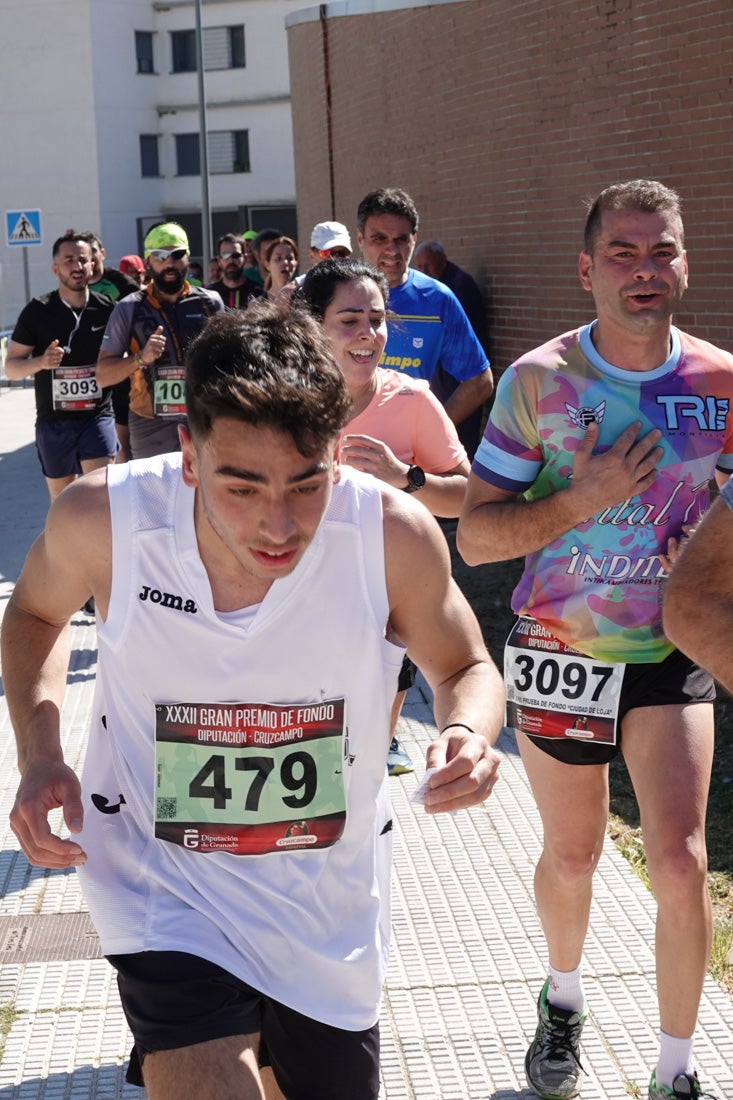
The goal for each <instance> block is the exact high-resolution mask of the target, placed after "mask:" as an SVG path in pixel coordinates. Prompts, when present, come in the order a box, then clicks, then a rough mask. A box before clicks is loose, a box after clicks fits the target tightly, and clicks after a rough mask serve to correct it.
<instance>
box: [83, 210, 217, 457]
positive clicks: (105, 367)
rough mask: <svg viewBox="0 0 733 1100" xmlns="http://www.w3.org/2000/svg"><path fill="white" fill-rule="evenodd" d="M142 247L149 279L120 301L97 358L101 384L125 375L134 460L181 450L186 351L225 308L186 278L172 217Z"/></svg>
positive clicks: (182, 236) (184, 244)
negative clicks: (139, 288)
mask: <svg viewBox="0 0 733 1100" xmlns="http://www.w3.org/2000/svg"><path fill="white" fill-rule="evenodd" d="M144 252H145V262H146V264H147V268H148V272H149V274H150V281H149V282H148V283H147V285H146V286H145V287H143V288H142V289H141V290H138V291H137V292H136V293H134V294H130V295H129V296H128V297H127V298H123V299H122V301H120V302H118V303H117V305H116V306H115V308H114V311H113V313H112V315H111V316H110V319H109V322H108V324H107V328H106V330H105V333H104V337H103V339H102V349H101V351H100V354H99V359H98V360H97V380H98V382H99V384H100V386H111V385H114V384H115V383H116V382H120V381H121V380H122V379H123V378H129V379H130V448H131V450H132V456H133V458H152V457H153V456H154V455H159V454H167V453H168V452H169V451H178V450H180V444H179V442H178V425H179V424H185V422H186V417H185V407H184V398H183V377H184V368H183V363H184V356H185V352H186V348H187V347H188V345H189V344H190V343H191V341H192V340H193V338H194V337H195V336H197V335H198V333H199V332H200V331H201V330H202V328H204V326H205V325H206V322H207V321H208V319H209V317H211V316H213V314H215V313H219V312H221V311H222V310H223V309H224V303H223V302H222V300H221V298H220V296H219V295H218V294H216V293H215V292H214V291H211V290H206V289H205V288H204V287H200V286H191V284H190V283H189V282H188V280H187V278H186V273H187V270H188V260H189V249H188V237H187V236H186V233H185V230H184V229H183V228H182V227H181V226H180V225H178V224H177V223H176V222H163V223H162V224H161V225H156V226H153V228H152V229H151V230H149V232H148V234H147V236H146V238H145V242H144Z"/></svg>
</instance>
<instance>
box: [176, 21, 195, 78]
mask: <svg viewBox="0 0 733 1100" xmlns="http://www.w3.org/2000/svg"><path fill="white" fill-rule="evenodd" d="M171 57H172V70H173V72H174V73H195V72H196V68H197V66H196V32H195V31H171Z"/></svg>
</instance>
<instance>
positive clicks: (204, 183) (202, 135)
mask: <svg viewBox="0 0 733 1100" xmlns="http://www.w3.org/2000/svg"><path fill="white" fill-rule="evenodd" d="M194 6H195V8H196V68H197V71H198V89H199V160H200V162H201V247H202V249H203V253H204V254H203V256H202V257H201V262H202V263H203V265H204V270H206V265H207V263H208V262H209V260H210V259H211V200H210V198H209V140H208V132H207V129H206V92H205V90H204V36H203V33H202V30H201V0H195V3H194Z"/></svg>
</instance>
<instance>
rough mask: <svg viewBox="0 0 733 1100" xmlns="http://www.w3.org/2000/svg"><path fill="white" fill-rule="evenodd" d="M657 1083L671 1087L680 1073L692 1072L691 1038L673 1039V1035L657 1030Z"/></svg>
mask: <svg viewBox="0 0 733 1100" xmlns="http://www.w3.org/2000/svg"><path fill="white" fill-rule="evenodd" d="M656 1072H657V1085H666V1086H667V1088H668V1089H671V1088H672V1082H673V1081H674V1079H675V1077H677V1076H678V1074H680V1073H692V1072H693V1070H692V1039H691V1038H690V1039H675V1037H674V1036H673V1035H667V1034H665V1032H664V1031H660V1032H659V1061H658V1062H657V1071H656Z"/></svg>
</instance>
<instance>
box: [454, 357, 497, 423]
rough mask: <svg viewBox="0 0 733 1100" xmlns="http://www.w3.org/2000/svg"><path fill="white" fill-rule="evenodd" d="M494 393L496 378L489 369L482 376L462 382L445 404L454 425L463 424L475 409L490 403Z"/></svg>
mask: <svg viewBox="0 0 733 1100" xmlns="http://www.w3.org/2000/svg"><path fill="white" fill-rule="evenodd" d="M493 392H494V376H493V375H492V373H491V368H490V367H487V368H486V370H485V371H482V373H481V374H476V375H474V377H473V378H467V379H466V380H465V381H464V382H461V384H460V385H459V386H457V387H456V389H455V390H454V391H453V393H452V394H451V395H450V397H449V398H448V400H447V401H446V403H445V411H446V412H447V413H448V416H449V417H450V418H451V420H452V421H453V423H454V424H456V425H457V424H461V423H463V421H464V420H465V419H466V417H467V416H470V415H471V413H472V412H474V410H475V409H478V408H480V407H481V406H482V405H483V404H484V402H486V401H488V400H489V398H490V397H491V395H492V393H493Z"/></svg>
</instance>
